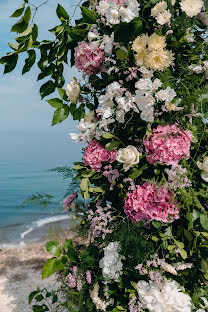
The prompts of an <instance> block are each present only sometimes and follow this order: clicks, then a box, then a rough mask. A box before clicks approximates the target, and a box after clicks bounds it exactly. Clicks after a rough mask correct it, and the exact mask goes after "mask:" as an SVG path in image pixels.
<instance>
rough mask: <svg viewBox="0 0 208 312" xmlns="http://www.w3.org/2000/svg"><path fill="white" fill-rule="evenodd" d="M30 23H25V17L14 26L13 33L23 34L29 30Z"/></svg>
mask: <svg viewBox="0 0 208 312" xmlns="http://www.w3.org/2000/svg"><path fill="white" fill-rule="evenodd" d="M27 26H28V23H26V22H25V20H24V17H21V19H20V20H19V21H18V22H17V23H16V24H14V25H13V26H12V28H11V32H16V33H22V32H23V31H25V30H26V29H27Z"/></svg>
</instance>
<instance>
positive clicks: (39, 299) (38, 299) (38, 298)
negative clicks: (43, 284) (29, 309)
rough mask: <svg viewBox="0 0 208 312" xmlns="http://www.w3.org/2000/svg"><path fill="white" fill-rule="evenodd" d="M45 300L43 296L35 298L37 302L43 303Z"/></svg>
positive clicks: (39, 295)
mask: <svg viewBox="0 0 208 312" xmlns="http://www.w3.org/2000/svg"><path fill="white" fill-rule="evenodd" d="M43 299H44V297H43V295H42V294H38V295H37V296H35V300H36V301H37V302H40V301H42V300H43Z"/></svg>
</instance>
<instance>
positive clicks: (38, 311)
mask: <svg viewBox="0 0 208 312" xmlns="http://www.w3.org/2000/svg"><path fill="white" fill-rule="evenodd" d="M32 309H33V312H45V311H49V308H48V307H47V306H46V305H45V304H43V305H41V306H39V305H34V306H33V307H32Z"/></svg>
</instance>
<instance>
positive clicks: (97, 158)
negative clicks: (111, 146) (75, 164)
mask: <svg viewBox="0 0 208 312" xmlns="http://www.w3.org/2000/svg"><path fill="white" fill-rule="evenodd" d="M116 154H117V153H116V151H115V150H114V151H107V150H106V149H105V148H104V147H102V146H101V145H100V144H99V142H98V141H97V140H92V141H91V142H90V144H89V145H88V146H87V147H86V149H85V151H84V155H83V161H84V164H85V165H86V166H90V167H91V169H92V170H95V171H100V169H101V167H102V162H104V161H105V162H108V163H112V162H114V161H115V160H116Z"/></svg>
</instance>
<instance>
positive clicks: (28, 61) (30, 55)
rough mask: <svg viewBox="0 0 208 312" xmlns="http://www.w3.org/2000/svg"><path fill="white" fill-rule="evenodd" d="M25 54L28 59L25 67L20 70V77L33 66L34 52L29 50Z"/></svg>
mask: <svg viewBox="0 0 208 312" xmlns="http://www.w3.org/2000/svg"><path fill="white" fill-rule="evenodd" d="M27 54H28V56H29V57H28V58H27V59H26V60H25V65H24V67H23V69H22V75H24V74H25V73H27V72H28V71H29V70H30V69H31V67H32V66H33V65H34V64H35V60H36V54H35V50H29V51H27Z"/></svg>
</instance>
